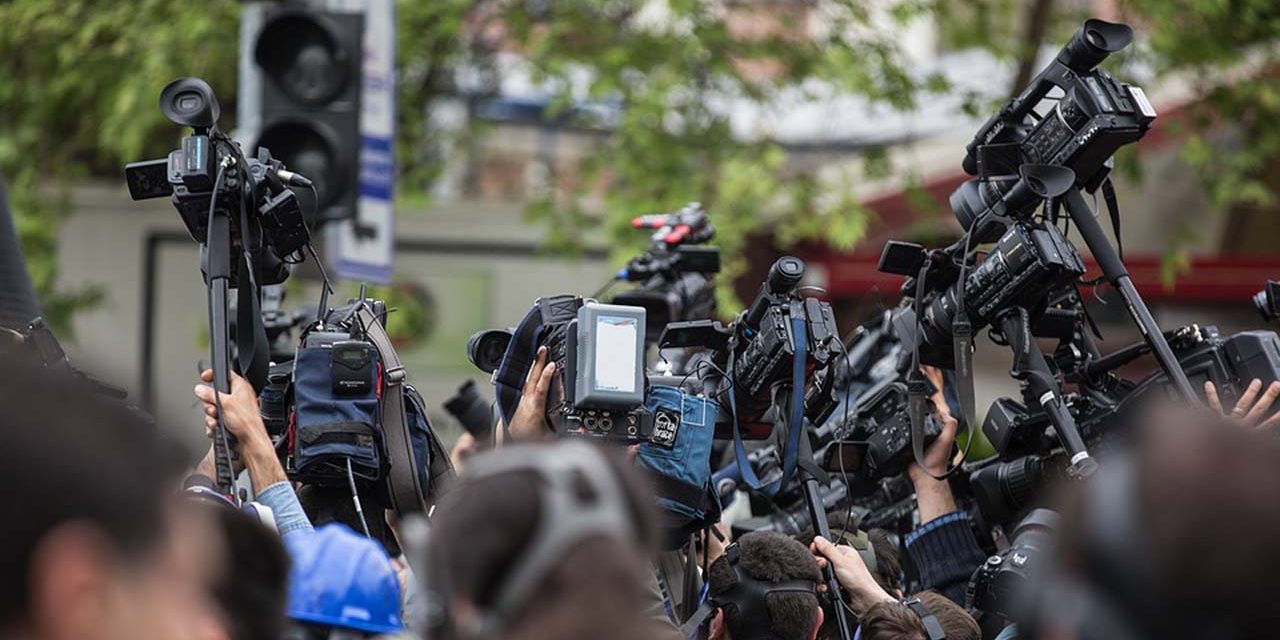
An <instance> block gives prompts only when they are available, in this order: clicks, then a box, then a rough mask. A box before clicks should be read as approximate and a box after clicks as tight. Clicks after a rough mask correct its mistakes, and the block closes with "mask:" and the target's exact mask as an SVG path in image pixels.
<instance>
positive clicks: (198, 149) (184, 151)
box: [125, 78, 312, 284]
mask: <svg viewBox="0 0 1280 640" xmlns="http://www.w3.org/2000/svg"><path fill="white" fill-rule="evenodd" d="M160 110H161V112H163V113H164V115H165V117H167V118H169V120H171V121H172V122H174V123H175V124H179V125H183V126H188V127H191V128H192V130H193V133H192V135H190V136H188V137H186V138H183V140H182V144H181V146H179V147H178V148H177V149H175V150H173V151H171V152H169V156H168V157H167V158H164V159H160V160H145V161H142V162H132V163H129V164H128V165H126V166H125V181H126V182H127V183H128V185H129V195H130V196H131V197H132V198H133V199H134V200H147V199H151V198H161V197H165V196H169V197H170V198H171V200H172V201H173V206H174V208H175V209H177V210H178V216H179V217H180V218H182V222H183V224H184V225H186V227H187V232H188V233H190V234H191V238H192V239H193V240H195V241H196V242H198V243H200V244H202V245H204V244H207V243H208V241H209V225H210V221H211V219H212V217H213V213H214V212H215V211H222V212H224V213H225V214H226V215H227V216H228V218H229V221H230V225H231V233H232V235H233V236H234V237H236V238H242V239H243V241H242V242H241V243H235V242H233V243H232V248H233V251H236V252H239V251H241V250H242V248H243V247H254V246H255V245H256V244H257V243H259V242H261V243H262V244H263V246H262V247H261V249H262V251H261V253H260V254H259V255H258V256H256V257H258V258H259V259H262V260H264V262H262V263H261V264H260V265H259V268H260V269H261V280H260V281H259V284H276V283H279V282H282V281H284V279H285V278H287V277H288V275H289V270H288V267H287V265H286V263H285V262H284V261H283V260H282V259H283V258H285V257H288V256H289V255H291V254H293V253H295V252H297V251H299V250H301V249H302V248H303V247H305V246H306V245H307V243H308V242H310V240H311V234H310V231H309V230H308V228H307V224H306V221H305V219H304V216H303V213H302V208H301V207H300V206H299V204H298V198H297V196H296V195H295V194H294V192H293V191H292V190H291V189H289V188H288V187H289V186H297V187H302V188H309V187H312V183H311V181H310V180H308V179H307V178H305V177H304V176H302V175H299V174H296V173H293V172H292V171H288V170H286V169H285V167H284V164H283V163H281V162H280V161H279V160H275V159H273V158H272V157H271V153H270V152H269V151H267V150H266V149H265V148H259V149H258V153H257V157H255V158H246V157H245V156H244V153H243V152H242V151H241V150H240V144H239V143H237V142H235V141H234V140H232V139H231V138H230V137H229V136H227V135H226V134H224V133H222V132H221V131H219V130H218V126H217V122H218V116H219V115H220V114H221V108H220V107H219V105H218V99H217V97H216V96H214V94H213V89H211V88H210V87H209V85H208V84H207V83H205V82H204V81H203V80H201V79H199V78H179V79H177V80H174V81H173V82H170V83H169V84H168V85H166V86H165V88H164V90H163V91H161V93H160ZM206 260H207V258H206ZM239 262H240V261H239V260H234V259H233V260H231V261H230V265H231V267H230V268H231V269H232V273H233V274H234V273H235V270H236V269H237V265H238V263H239Z"/></svg>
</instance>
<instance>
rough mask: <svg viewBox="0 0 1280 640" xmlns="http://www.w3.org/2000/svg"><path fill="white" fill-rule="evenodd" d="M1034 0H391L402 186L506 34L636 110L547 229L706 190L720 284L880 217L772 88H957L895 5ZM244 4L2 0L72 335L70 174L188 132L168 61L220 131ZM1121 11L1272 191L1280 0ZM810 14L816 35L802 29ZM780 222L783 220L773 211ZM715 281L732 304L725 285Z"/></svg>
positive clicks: (1143, 4) (1221, 192)
mask: <svg viewBox="0 0 1280 640" xmlns="http://www.w3.org/2000/svg"><path fill="white" fill-rule="evenodd" d="M1032 2H1033V0H896V1H893V2H889V3H867V2H865V1H863V0H832V1H831V2H824V3H820V4H814V3H809V2H795V3H786V2H764V3H753V2H745V3H723V2H712V1H709V0H668V1H667V2H640V1H638V0H564V1H556V2H547V1H538V0H488V1H481V2H477V1H473V0H433V1H431V2H419V1H414V0H397V12H398V13H397V20H398V64H399V83H400V86H399V110H398V117H399V134H400V136H401V144H400V145H399V147H398V156H399V157H398V161H399V170H400V173H401V180H402V181H401V185H402V192H403V193H405V194H406V195H408V196H410V197H412V196H414V195H415V194H419V195H420V194H425V193H426V192H427V189H428V187H429V185H430V184H431V181H432V179H433V178H434V177H435V176H436V175H437V173H438V171H439V168H440V166H441V163H442V162H443V160H444V159H442V158H439V157H434V156H433V155H432V153H434V152H433V151H432V149H433V148H434V147H433V146H432V145H431V144H429V141H430V140H431V136H432V131H431V123H430V121H429V118H428V115H427V114H428V111H427V105H428V104H429V103H430V101H431V100H432V98H433V97H435V96H438V95H441V94H446V93H450V92H453V91H454V89H455V86H454V83H455V82H456V78H455V73H454V72H455V70H456V69H458V68H460V67H462V66H465V67H467V68H468V69H470V70H471V73H472V74H473V75H477V76H479V77H480V78H481V83H480V84H482V85H484V84H486V80H485V79H486V78H487V84H488V86H490V87H491V86H493V84H494V83H493V77H492V76H493V72H492V56H493V54H494V52H495V51H497V50H498V49H500V48H502V47H508V48H512V47H514V48H515V49H516V50H518V51H520V52H521V53H522V54H523V55H524V56H525V57H526V58H527V59H528V60H529V61H530V62H531V63H532V65H533V67H534V68H535V70H536V73H537V77H536V78H535V79H536V80H539V81H545V82H548V83H550V85H551V86H553V87H559V88H560V91H559V95H558V99H557V101H556V107H557V110H558V111H557V113H561V114H564V113H568V112H569V111H570V110H569V109H567V107H568V106H570V105H572V104H574V103H575V102H581V101H582V100H585V99H590V100H597V101H604V102H611V103H615V104H618V105H619V106H621V107H622V110H621V112H620V116H619V121H618V122H616V123H609V125H610V126H612V127H614V128H613V129H612V130H611V132H610V133H609V135H607V136H601V137H600V142H599V144H598V148H596V149H595V150H594V151H593V153H591V154H589V157H588V158H587V159H586V160H585V161H584V162H583V164H582V166H581V167H578V168H577V171H578V174H577V175H576V176H574V180H571V181H568V182H569V183H571V184H573V185H576V186H572V187H569V188H567V189H563V190H561V189H557V187H556V186H555V185H557V184H559V183H557V182H556V181H555V180H554V178H555V176H550V177H549V179H547V180H546V181H545V183H546V184H545V186H544V188H543V189H542V191H541V192H539V193H538V194H536V196H535V197H534V198H533V199H532V201H531V202H530V204H529V206H528V214H529V217H530V218H531V219H533V220H536V221H539V222H541V223H543V224H545V225H546V226H547V228H548V230H549V231H550V242H549V243H548V246H549V247H552V248H556V249H561V250H564V249H572V248H573V247H575V246H576V244H577V242H578V241H579V239H580V238H581V237H582V231H583V230H584V229H586V228H587V227H591V226H596V225H602V226H603V229H604V231H605V233H606V237H608V238H610V239H611V240H612V241H614V242H612V243H611V246H612V247H614V251H615V257H616V258H617V259H622V258H624V257H626V256H628V255H631V253H633V252H634V251H635V250H637V249H638V248H639V247H640V245H642V244H643V243H644V240H645V239H644V238H643V234H636V233H635V232H634V231H633V230H631V229H630V227H629V226H628V225H627V224H626V221H627V220H628V219H629V218H631V217H632V216H634V215H637V214H641V213H649V212H654V211H665V210H670V209H672V208H675V207H678V206H680V205H681V204H683V203H685V202H688V201H691V200H699V201H701V202H703V203H704V204H705V205H706V206H707V207H708V208H709V210H710V211H711V212H712V215H713V217H714V218H713V219H714V221H715V224H716V225H717V228H718V229H719V232H720V237H719V240H718V242H719V244H720V245H721V247H722V248H723V249H724V252H725V257H726V274H725V275H726V276H727V277H725V278H722V281H723V282H730V281H731V280H732V276H733V275H735V274H737V273H740V272H741V271H742V269H743V268H744V267H745V263H744V262H743V258H742V253H743V248H744V242H745V240H746V238H747V237H748V235H750V234H754V233H761V232H766V231H768V230H770V229H774V230H775V231H773V233H774V234H775V237H776V238H777V239H778V240H779V241H780V242H782V243H784V244H785V243H790V242H799V241H805V240H812V239H821V240H823V241H825V242H827V243H829V244H831V245H832V246H833V247H835V248H850V247H852V246H853V245H854V244H855V243H856V242H857V241H858V239H859V238H860V237H861V236H862V234H863V232H864V229H865V227H866V225H867V223H868V217H867V216H868V213H867V212H866V211H865V210H864V209H863V207H862V206H861V205H860V203H859V201H858V199H857V198H856V197H855V196H854V195H853V191H852V189H851V188H848V186H852V185H853V184H855V183H856V182H857V181H858V180H859V179H861V178H863V177H864V176H860V175H849V176H844V177H842V179H841V180H840V181H839V182H840V184H841V185H848V186H836V187H834V188H833V187H832V186H831V185H830V184H827V183H825V182H824V183H820V182H818V180H817V179H816V178H815V176H813V175H811V174H809V173H806V172H804V171H800V170H796V169H795V168H794V167H792V166H790V165H789V164H788V157H787V153H786V151H785V150H784V149H783V147H782V146H781V145H780V144H778V142H777V140H776V137H775V136H774V132H773V131H771V129H770V126H769V118H768V117H767V116H768V115H770V112H769V111H768V108H769V107H768V105H770V104H772V102H773V100H774V99H776V98H777V97H778V96H779V95H780V93H781V92H783V91H795V92H797V93H799V94H806V93H811V92H815V91H820V90H825V88H827V87H830V88H834V89H837V90H842V91H846V92H851V93H854V94H857V95H861V96H865V97H867V98H869V99H870V100H872V101H873V102H876V103H879V104H884V105H889V106H892V107H895V108H901V109H907V108H910V107H911V106H912V105H913V104H915V102H916V101H917V100H919V99H921V97H922V96H924V95H926V94H927V93H929V92H933V91H944V90H946V89H947V87H946V83H945V82H944V81H942V79H941V78H938V77H925V78H922V77H918V76H916V75H913V74H912V73H910V72H909V70H908V69H907V68H905V67H904V65H903V63H902V57H901V56H900V50H899V47H898V43H897V42H895V41H894V40H893V36H894V35H895V29H893V28H889V27H890V26H891V25H893V24H902V23H906V22H909V21H910V20H912V19H914V18H916V17H918V16H921V15H923V14H926V13H932V14H933V15H934V19H935V20H936V22H937V24H938V25H939V26H940V27H941V30H942V35H943V42H944V46H946V47H950V48H965V47H972V46H981V47H985V48H987V49H989V50H992V51H994V52H997V53H998V54H999V55H1001V56H1002V57H1004V58H1005V59H1012V60H1016V59H1017V58H1018V57H1019V56H1025V55H1026V53H1027V51H1028V48H1027V47H1026V46H1024V44H1025V43H1024V42H1022V40H1020V37H1021V34H1023V33H1024V27H1025V25H1023V21H1024V19H1025V14H1026V13H1027V8H1028V7H1029V6H1030V5H1031V3H1032ZM872 4H875V6H876V7H877V8H876V9H875V13H873V9H872V8H871V7H870V5H872ZM240 6H241V3H240V2H238V1H235V0H210V1H209V2H205V3H202V4H201V5H199V7H192V6H191V5H184V4H181V3H172V2H162V1H161V0H121V1H109V0H60V1H59V2H48V1H47V0H8V1H7V2H0V25H3V29H0V174H2V175H3V176H4V177H5V179H6V180H7V182H8V184H9V186H10V197H11V199H12V205H13V208H14V210H15V212H16V214H17V223H18V226H19V232H20V235H21V238H22V241H23V248H24V251H25V252H26V254H27V258H28V262H29V264H30V268H31V271H32V276H33V278H34V280H35V282H36V287H37V291H38V293H39V295H40V296H41V300H42V303H43V305H44V307H45V310H46V313H47V314H48V315H49V316H50V320H51V321H52V322H53V323H54V326H55V327H56V328H58V330H59V331H60V332H64V333H65V331H66V329H67V320H68V319H69V318H70V315H71V314H72V313H73V312H74V311H75V310H76V309H80V308H83V307H85V306H87V305H91V304H93V303H95V302H96V301H97V300H98V299H99V298H100V296H101V293H100V291H98V290H97V289H96V288H94V287H92V286H88V287H79V288H67V287H66V286H60V285H59V283H58V280H57V263H56V242H57V235H56V234H57V225H58V222H59V221H60V220H62V219H63V218H64V217H65V216H66V214H67V211H68V192H67V189H66V185H67V184H68V181H69V180H72V179H76V178H79V177H83V176H87V175H101V176H111V177H116V176H119V175H120V171H121V165H122V164H123V163H124V162H127V161H130V160H134V159H138V158H148V157H155V156H158V155H160V154H162V153H163V152H164V151H165V150H167V149H169V148H171V147H172V145H173V144H174V142H175V141H176V140H177V139H178V137H179V136H180V135H181V132H180V131H179V130H178V129H177V128H176V127H174V126H172V125H171V124H169V123H168V122H167V121H165V120H164V118H163V117H162V116H161V115H160V113H159V111H158V109H157V108H156V97H157V94H158V91H159V88H160V87H162V86H163V85H164V84H165V83H166V82H168V81H169V80H171V79H172V78H175V77H178V76H182V75H198V76H201V77H204V78H205V79H207V80H208V81H209V82H210V84H212V85H213V86H214V88H215V89H216V90H217V91H218V95H219V97H220V99H221V101H222V106H223V113H224V123H223V125H224V128H228V129H229V128H230V127H231V126H232V125H233V116H234V112H235V107H234V105H235V78H236V47H237V39H238V32H239V28H238V19H239V13H240ZM809 9H813V10H814V11H815V12H816V13H814V14H813V15H812V16H810V15H809V14H807V11H808V10H809ZM1049 9H1050V10H1049V12H1048V17H1047V20H1048V22H1047V23H1046V24H1047V28H1046V29H1045V33H1044V40H1045V41H1046V42H1049V43H1053V42H1059V41H1062V40H1064V39H1065V38H1066V37H1067V36H1068V35H1069V34H1070V32H1071V31H1072V30H1074V28H1075V26H1076V25H1077V24H1078V22H1079V18H1081V17H1083V15H1082V14H1081V13H1080V11H1081V9H1080V6H1079V5H1078V4H1077V3H1065V2H1057V3H1052V2H1051V3H1049ZM756 11H759V12H769V13H772V14H773V15H774V16H775V17H776V18H777V19H776V21H775V22H773V24H772V26H771V27H769V28H755V27H753V26H752V24H753V20H752V19H750V15H749V14H751V13H752V12H756ZM1120 11H1121V12H1122V14H1123V16H1122V17H1124V18H1125V19H1128V20H1129V21H1131V22H1132V23H1133V24H1135V25H1137V26H1138V30H1139V32H1140V39H1141V41H1142V42H1143V43H1145V46H1146V48H1145V51H1144V52H1143V53H1144V54H1145V56H1146V57H1147V62H1148V63H1149V64H1150V65H1151V66H1152V68H1154V69H1155V71H1156V72H1157V73H1159V74H1187V75H1188V76H1189V77H1192V78H1194V84H1195V89H1196V91H1197V92H1198V95H1200V96H1202V97H1203V100H1202V101H1201V102H1200V103H1199V105H1200V106H1199V107H1197V108H1196V109H1193V110H1192V111H1191V112H1190V113H1189V115H1190V116H1191V117H1190V118H1189V119H1188V121H1187V122H1186V123H1185V127H1184V128H1183V129H1182V130H1181V131H1180V132H1179V136H1180V140H1181V141H1182V142H1181V144H1182V145H1183V147H1182V148H1183V150H1184V155H1185V157H1186V158H1187V159H1188V161H1190V162H1191V163H1192V164H1193V165H1194V166H1195V167H1196V168H1197V170H1198V172H1199V173H1200V175H1201V176H1203V178H1204V180H1205V184H1206V189H1207V190H1208V193H1209V195H1210V197H1211V200H1212V202H1213V203H1214V205H1215V206H1217V207H1220V208H1226V207H1230V206H1232V205H1233V204H1237V203H1241V202H1245V203H1255V204H1258V203H1261V204H1267V203H1272V202H1274V200H1275V193H1274V192H1273V189H1272V187H1271V186H1269V185H1268V184H1267V183H1266V182H1265V181H1263V180H1262V179H1261V172H1262V169H1264V168H1265V167H1267V166H1268V165H1270V164H1272V163H1274V162H1275V160H1276V159H1277V153H1278V152H1280V83H1278V82H1277V73H1276V69H1277V63H1278V62H1280V60H1277V56H1280V49H1277V47H1276V46H1275V43H1276V41H1277V39H1278V38H1280V4H1277V3H1276V2H1275V1H1274V0H1233V1H1232V2H1222V1H1220V0H1122V2H1121V3H1120ZM806 16H807V17H806ZM815 16H816V17H815ZM744 17H746V18H747V19H744ZM815 20H816V22H817V26H818V27H820V28H819V29H817V30H818V31H819V32H820V33H819V36H818V37H817V38H813V39H809V38H806V37H803V36H802V35H801V34H804V33H807V32H811V31H812V30H813V29H812V27H814V26H815V24H814V21H815ZM1223 69H1228V70H1231V71H1230V72H1228V73H1223V72H1222V70H1223ZM583 78H586V81H585V83H584V82H583V80H582V79H583ZM819 87H822V88H824V89H819ZM730 96H732V97H737V98H740V99H744V100H746V101H747V102H748V103H755V104H756V105H758V106H760V107H761V108H762V109H764V110H765V113H766V117H765V118H763V119H762V120H761V122H762V124H761V125H760V128H759V130H757V131H752V132H746V133H747V135H742V134H743V132H735V131H731V129H730V126H729V121H728V119H727V117H726V114H725V110H724V109H723V108H716V107H715V106H714V105H715V104H716V101H717V100H723V99H724V98H726V97H730ZM970 108H971V109H973V110H975V111H977V110H983V109H985V108H986V107H985V105H980V104H977V103H971V104H970ZM850 117H860V114H851V115H850ZM1224 122H1230V123H1233V124H1235V125H1236V126H1238V127H1240V128H1242V129H1243V135H1242V136H1241V147H1242V148H1240V149H1238V150H1234V151H1233V152H1232V153H1230V154H1222V153H1217V152H1216V150H1215V147H1214V146H1213V145H1212V144H1211V139H1210V137H1209V135H1208V133H1209V132H1210V131H1211V130H1212V129H1213V127H1215V126H1216V125H1219V124H1221V123H1224ZM586 124H587V126H591V123H586ZM866 158H867V162H865V163H864V164H865V167H866V168H865V169H864V171H866V172H870V173H872V174H876V175H880V174H882V173H883V172H885V171H887V170H888V166H887V160H885V154H884V153H883V150H879V149H872V150H868V152H867V153H866ZM1127 164H1132V162H1129V163H1127ZM599 211H603V212H604V214H603V215H597V213H596V212H599ZM780 220H785V221H786V222H787V223H786V224H783V225H776V226H775V225H774V223H775V222H777V221H780ZM1175 253H1176V252H1175ZM1177 260H1178V259H1177V256H1176V255H1174V256H1173V258H1172V261H1173V263H1174V264H1176V263H1177ZM722 293H723V295H722V298H723V299H722V302H724V303H726V304H725V306H726V308H733V307H734V306H735V305H734V303H735V302H736V301H734V300H732V299H731V297H732V296H731V295H730V294H729V293H728V290H727V289H726V290H725V292H722Z"/></svg>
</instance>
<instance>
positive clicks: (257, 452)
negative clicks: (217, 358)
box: [195, 370, 312, 536]
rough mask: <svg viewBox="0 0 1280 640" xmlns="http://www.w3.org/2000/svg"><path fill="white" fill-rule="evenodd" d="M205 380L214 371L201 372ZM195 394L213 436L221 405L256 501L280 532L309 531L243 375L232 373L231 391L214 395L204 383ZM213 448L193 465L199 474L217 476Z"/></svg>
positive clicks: (210, 378) (207, 427)
mask: <svg viewBox="0 0 1280 640" xmlns="http://www.w3.org/2000/svg"><path fill="white" fill-rule="evenodd" d="M200 378H201V379H202V380H204V381H205V382H211V381H212V380H213V371H211V370H206V371H205V372H204V373H202V374H201V375H200ZM195 394H196V397H197V398H199V399H200V401H201V402H202V403H204V413H205V418H204V420H205V432H206V435H209V436H212V435H213V434H214V432H215V430H216V429H217V424H218V403H219V402H220V403H221V405H222V416H223V423H224V424H225V425H226V427H227V431H228V432H230V433H231V435H233V436H235V438H236V448H237V451H238V453H239V454H240V461H241V462H243V463H244V466H245V469H246V470H248V472H249V481H250V483H251V484H252V486H253V493H254V496H255V497H256V498H257V500H258V502H260V503H262V504H263V505H265V506H267V507H269V508H270V509H271V511H272V513H273V515H274V516H275V519H276V528H277V529H278V530H279V531H280V535H282V536H283V535H285V534H289V533H293V532H295V531H310V530H311V529H312V526H311V521H310V520H309V519H308V518H307V514H306V512H305V511H303V510H302V505H301V504H300V503H299V502H298V496H297V494H295V493H294V492H293V485H291V484H289V478H288V476H286V475H285V472H284V467H282V466H281V465H280V459H279V458H277V457H276V450H275V446H274V445H272V443H271V436H269V435H267V427H266V425H265V424H263V422H262V415H261V413H259V409H258V398H257V396H256V395H255V394H254V392H253V386H252V385H250V384H249V382H248V381H246V380H245V379H244V378H241V377H240V376H238V375H236V374H234V373H232V374H231V393H219V394H218V398H217V400H215V397H214V390H213V387H211V386H209V385H207V384H200V385H196V388H195ZM213 456H214V448H213V447H210V448H209V453H208V454H206V455H205V457H204V459H203V460H201V461H200V464H199V465H198V466H197V467H196V471H197V472H199V473H205V474H206V475H208V474H210V473H212V475H210V477H217V467H216V464H215V459H214V457H213Z"/></svg>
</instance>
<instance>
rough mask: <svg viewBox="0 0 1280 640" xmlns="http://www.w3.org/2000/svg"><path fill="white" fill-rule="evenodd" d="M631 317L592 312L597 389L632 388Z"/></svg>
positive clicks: (635, 334) (629, 390)
mask: <svg viewBox="0 0 1280 640" xmlns="http://www.w3.org/2000/svg"><path fill="white" fill-rule="evenodd" d="M637 337H638V327H637V323H636V319H635V318H624V317H621V316H605V315H601V316H596V361H595V368H596V375H595V379H596V384H595V387H596V389H597V390H599V391H621V392H623V393H634V392H635V390H636V349H635V344H636V339H637Z"/></svg>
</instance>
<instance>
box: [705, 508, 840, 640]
mask: <svg viewBox="0 0 1280 640" xmlns="http://www.w3.org/2000/svg"><path fill="white" fill-rule="evenodd" d="M735 544H736V545H737V549H738V551H737V559H736V562H737V565H738V567H739V569H740V570H741V571H743V572H745V573H746V574H747V575H748V576H749V577H750V578H752V579H754V580H757V581H762V582H769V583H783V582H790V581H809V582H813V583H815V584H816V583H818V582H820V581H821V578H822V575H821V573H820V571H819V570H818V563H817V561H816V560H815V559H814V556H813V554H812V553H811V552H810V551H809V550H808V549H807V548H805V546H804V545H803V544H800V543H799V542H797V541H796V540H793V539H791V538H789V537H787V536H785V535H783V534H781V533H774V532H763V531H760V532H753V533H748V534H746V535H744V536H742V537H741V538H739V539H738V541H737V542H736V543H735ZM732 561H733V558H731V557H730V554H729V553H726V554H723V555H721V556H720V557H719V558H717V559H716V561H715V562H713V563H711V567H710V568H709V570H708V582H709V589H708V593H709V595H710V596H711V597H712V599H713V600H714V599H715V598H716V597H717V596H721V595H723V594H727V593H729V592H730V591H732V590H733V589H734V588H735V587H736V586H737V584H738V576H737V573H736V572H735V571H734V569H733V566H732V565H731V562H732ZM758 605H759V606H763V607H765V609H766V610H767V616H768V620H769V629H768V632H769V633H771V634H772V637H773V638H775V639H776V640H807V639H808V638H811V637H813V634H814V631H815V628H816V627H817V626H818V624H819V623H820V622H821V620H820V618H821V613H820V607H819V602H818V597H817V595H816V594H815V593H813V592H808V593H806V592H803V591H794V590H786V591H775V592H771V593H767V594H766V595H765V598H764V602H763V603H758ZM722 615H723V616H724V623H725V626H726V628H727V629H728V630H729V632H730V635H731V637H732V638H733V639H734V640H750V637H739V636H740V635H742V636H747V635H751V634H753V633H755V632H757V630H754V629H748V628H746V627H749V626H750V625H744V624H742V622H741V618H742V617H744V616H745V614H744V612H742V611H738V610H737V606H736V605H733V606H726V607H723V608H722ZM713 626H714V623H713ZM758 631H759V632H763V631H764V630H763V629H761V630H758ZM751 637H764V636H763V635H760V636H754V635H751Z"/></svg>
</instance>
